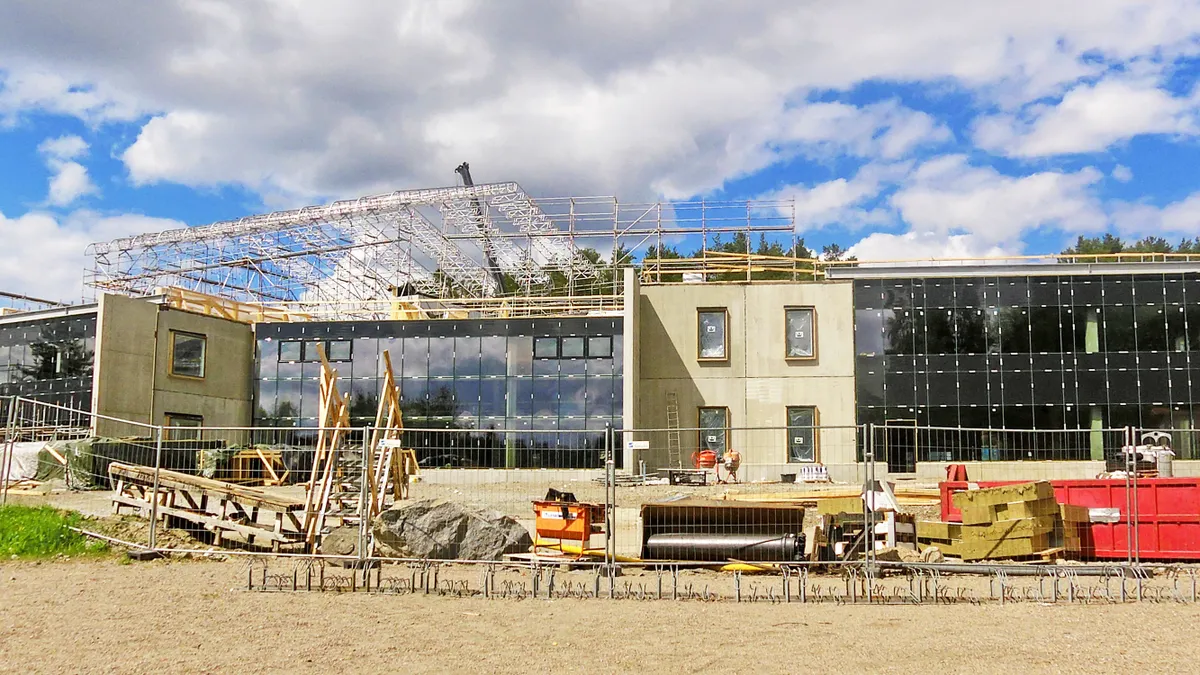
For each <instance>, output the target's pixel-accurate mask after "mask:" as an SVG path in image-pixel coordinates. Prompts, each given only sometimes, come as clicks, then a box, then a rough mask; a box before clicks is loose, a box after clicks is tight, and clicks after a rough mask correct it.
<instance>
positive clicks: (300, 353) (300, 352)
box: [275, 340, 304, 363]
mask: <svg viewBox="0 0 1200 675" xmlns="http://www.w3.org/2000/svg"><path fill="white" fill-rule="evenodd" d="M284 345H296V351H297V353H296V358H294V359H285V358H283V346H284ZM275 360H276V362H278V363H304V340H280V341H279V351H278V352H276V354H275Z"/></svg>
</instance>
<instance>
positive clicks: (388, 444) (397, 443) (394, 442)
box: [379, 438, 404, 448]
mask: <svg viewBox="0 0 1200 675" xmlns="http://www.w3.org/2000/svg"><path fill="white" fill-rule="evenodd" d="M379 447H381V448H403V447H404V442H403V441H401V440H400V439H399V438H384V439H380V441H379Z"/></svg>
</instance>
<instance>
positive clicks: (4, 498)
mask: <svg viewBox="0 0 1200 675" xmlns="http://www.w3.org/2000/svg"><path fill="white" fill-rule="evenodd" d="M18 401H19V399H18V398H17V397H16V396H13V397H10V398H9V399H8V426H7V427H6V428H5V430H6V433H5V434H4V455H3V456H0V506H2V505H4V504H7V503H8V483H9V480H8V475H9V474H10V473H11V472H12V461H13V452H14V447H13V443H15V442H16V437H15V434H16V432H17V429H16V427H17V402H18Z"/></svg>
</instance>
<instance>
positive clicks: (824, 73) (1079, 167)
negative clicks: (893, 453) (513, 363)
mask: <svg viewBox="0 0 1200 675" xmlns="http://www.w3.org/2000/svg"><path fill="white" fill-rule="evenodd" d="M1197 73H1200V1H1185V0H1089V2H1087V3H1080V2H1079V1H1078V0H1038V1H1036V2H1027V1H1025V0H1006V1H1004V2H988V1H980V2H968V3H964V2H961V1H955V2H950V1H942V0H924V1H923V2H919V3H900V2H895V1H894V0H843V1H842V2H828V1H825V0H793V1H790V2H782V1H778V2H766V1H755V0H743V1H741V2H737V3H731V2H726V1H718V0H677V1H672V0H605V1H604V2H583V1H568V0H508V1H506V2H503V3H499V2H489V1H487V0H440V1H439V2H436V3H430V2H413V1H404V0H390V1H384V0H373V1H372V0H342V1H340V2H337V3H329V2H318V1H316V0H261V1H255V2H246V1H244V0H156V2H153V3H145V2H134V1H132V0H109V1H108V2H103V3H100V2H86V3H81V2H77V1H76V2H67V1H65V0H39V1H38V2H28V1H24V0H0V241H3V243H4V245H3V246H0V290H5V291H10V292H17V293H25V294H29V295H34V296H38V297H45V298H50V299H55V300H67V301H72V300H78V299H79V298H80V297H82V296H83V295H84V291H83V288H82V283H83V269H84V267H85V266H86V264H87V261H88V258H87V256H86V248H87V245H88V244H90V243H92V242H96V241H107V240H110V239H114V238H117V237H121V236H126V235H130V234H135V233H140V232H147V231H154V230H162V229H172V228H178V227H185V226H195V225H203V224H207V223H210V222H214V221H219V220H227V219H231V218H237V217H241V216H245V215H249V214H254V213H261V212H265V211H270V210H275V209H279V208H290V207H295V206H301V205H305V204H313V203H323V202H327V201H330V200H334V199H344V198H351V197H357V196H361V195H366V194H376V193H381V192H389V191H392V190H400V189H408V188H420V187H434V186H442V185H453V184H455V182H456V181H455V175H454V173H453V169H454V167H455V166H456V165H457V164H458V163H459V162H462V161H469V162H470V163H471V169H472V173H473V174H474V178H475V180H476V182H479V183H483V182H501V181H516V182H518V183H520V184H521V185H522V187H523V188H524V189H525V190H526V191H527V192H528V193H530V194H531V195H533V196H535V197H538V196H544V197H550V196H569V195H614V196H616V197H617V198H618V199H620V200H621V201H625V202H638V201H651V200H689V199H730V200H742V199H779V198H782V199H794V200H795V202H796V228H797V230H798V232H799V233H800V235H801V236H803V237H804V238H805V240H806V242H807V243H808V245H809V246H810V247H814V248H817V249H819V248H820V246H822V245H824V244H827V243H838V244H840V245H841V246H843V247H844V248H849V249H850V251H851V252H852V253H854V254H856V255H858V256H859V257H860V258H862V259H870V258H876V259H897V258H924V257H935V256H964V257H965V256H982V255H1015V254H1036V253H1047V252H1055V251H1059V250H1061V249H1062V248H1063V247H1064V246H1066V245H1068V244H1070V243H1071V242H1073V241H1074V240H1075V238H1076V237H1078V236H1079V235H1081V234H1084V235H1095V234H1099V233H1103V232H1114V233H1118V234H1121V235H1122V236H1125V237H1129V238H1135V237H1142V236H1147V235H1157V236H1163V237H1167V238H1168V239H1180V238H1183V237H1194V236H1197V235H1200V181H1198V179H1200V88H1198V87H1197Z"/></svg>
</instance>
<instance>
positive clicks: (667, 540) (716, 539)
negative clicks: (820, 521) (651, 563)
mask: <svg viewBox="0 0 1200 675" xmlns="http://www.w3.org/2000/svg"><path fill="white" fill-rule="evenodd" d="M644 549H645V553H646V557H647V558H648V559H651V560H690V561H699V562H728V561H729V560H742V561H746V562H793V561H796V560H800V559H801V558H803V557H804V536H803V535H796V534H785V535H782V536H779V535H761V534H757V535H756V534H690V533H680V532H672V533H668V534H654V535H651V536H650V537H649V538H647V539H646V542H645V546H644Z"/></svg>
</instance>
